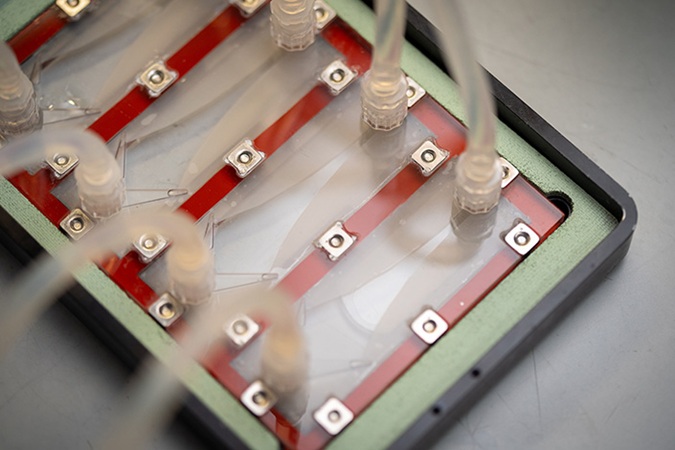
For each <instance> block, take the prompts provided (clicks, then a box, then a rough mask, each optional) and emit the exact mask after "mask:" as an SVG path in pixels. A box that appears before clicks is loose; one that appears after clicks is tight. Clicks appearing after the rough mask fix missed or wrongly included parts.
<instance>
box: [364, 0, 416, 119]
mask: <svg viewBox="0 0 675 450" xmlns="http://www.w3.org/2000/svg"><path fill="white" fill-rule="evenodd" d="M375 11H376V13H377V20H376V27H375V45H374V47H373V62H372V65H371V68H370V70H369V71H368V72H366V74H365V76H364V79H363V82H362V84H361V111H362V117H363V121H364V122H366V123H367V124H368V125H370V126H371V127H372V128H374V129H376V130H391V129H393V128H396V127H398V126H400V125H401V124H402V123H403V120H404V119H405V117H406V115H407V113H408V97H407V95H406V92H407V90H408V82H407V81H406V78H405V75H404V74H403V71H402V70H401V53H402V51H403V43H404V41H405V34H404V33H405V18H406V2H405V1H404V0H377V1H376V2H375Z"/></svg>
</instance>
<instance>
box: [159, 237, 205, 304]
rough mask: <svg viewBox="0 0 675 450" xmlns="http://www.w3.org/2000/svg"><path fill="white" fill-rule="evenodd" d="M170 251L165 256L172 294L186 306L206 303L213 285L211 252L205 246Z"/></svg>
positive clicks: (185, 247)
mask: <svg viewBox="0 0 675 450" xmlns="http://www.w3.org/2000/svg"><path fill="white" fill-rule="evenodd" d="M171 250H173V251H169V252H168V253H167V255H166V270H167V272H168V274H169V279H170V280H171V291H172V292H173V294H174V295H175V296H176V298H177V299H178V300H179V301H180V302H182V303H185V304H188V305H198V304H200V303H204V302H206V301H208V300H209V298H211V293H212V292H213V287H214V285H215V280H214V260H213V254H212V253H211V251H210V250H209V249H208V248H207V247H206V246H200V247H196V248H191V247H187V246H183V247H181V248H173V249H171Z"/></svg>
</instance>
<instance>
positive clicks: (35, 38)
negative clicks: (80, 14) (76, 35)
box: [7, 5, 68, 64]
mask: <svg viewBox="0 0 675 450" xmlns="http://www.w3.org/2000/svg"><path fill="white" fill-rule="evenodd" d="M67 24H68V18H67V17H66V15H65V14H64V13H63V11H61V9H59V7H58V6H56V5H52V6H50V7H49V8H47V9H45V10H44V11H43V12H42V13H41V14H40V15H39V16H37V17H36V18H35V19H34V20H33V21H32V22H31V23H29V24H28V25H26V26H25V27H24V28H23V29H22V30H21V31H19V32H18V33H17V34H15V35H14V37H12V38H11V39H10V40H9V41H7V43H8V44H9V46H10V47H11V48H12V50H14V53H15V54H16V58H17V59H18V60H19V64H23V63H24V62H25V61H26V60H27V59H28V58H30V57H31V55H32V54H33V53H35V52H36V51H37V50H38V49H39V48H40V47H42V46H43V45H44V44H46V43H47V41H49V40H50V39H51V38H53V37H54V35H56V33H58V32H59V31H61V30H62V29H63V27H65V26H66V25H67Z"/></svg>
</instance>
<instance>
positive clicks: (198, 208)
mask: <svg viewBox="0 0 675 450" xmlns="http://www.w3.org/2000/svg"><path fill="white" fill-rule="evenodd" d="M333 98H334V97H333V96H331V95H330V93H329V92H328V89H326V87H325V86H323V85H317V86H315V87H314V88H313V89H312V90H311V91H309V92H308V93H307V94H306V95H305V96H304V97H303V98H302V99H300V101H298V103H296V104H295V105H294V106H293V107H292V108H291V109H289V110H288V111H287V112H286V113H285V114H284V115H283V116H281V117H280V118H279V119H278V120H277V121H276V122H275V123H274V124H272V125H271V126H270V127H269V128H267V129H266V130H265V131H264V132H263V133H262V134H260V136H258V137H257V138H256V139H255V140H254V141H253V144H254V145H255V147H256V148H257V149H258V150H260V151H262V152H263V153H265V155H266V156H267V157H268V158H269V157H270V156H271V155H272V154H274V152H276V151H277V150H278V149H279V147H281V146H282V145H283V144H284V143H285V142H286V141H287V140H288V139H290V138H291V137H292V136H293V135H294V134H295V133H296V132H297V131H298V130H299V129H300V128H302V127H303V126H305V125H306V124H307V123H308V122H309V121H310V120H312V118H313V117H314V116H316V115H317V114H318V113H319V112H320V111H321V110H322V109H323V108H325V107H326V106H327V105H328V104H329V103H330V102H331V100H332V99H333ZM225 150H226V149H225ZM263 164H264V162H263ZM241 181H242V179H241V178H239V176H238V175H237V173H236V172H235V170H234V169H233V168H232V167H231V166H229V165H225V166H224V167H223V168H221V169H220V170H219V171H218V172H217V173H216V174H215V175H214V176H213V177H211V179H209V181H207V182H206V184H204V185H203V186H202V187H201V188H199V189H198V190H197V192H195V193H194V194H193V195H192V196H191V197H190V198H189V199H187V200H186V201H185V203H183V204H182V205H181V206H180V208H179V209H181V210H182V211H185V212H186V213H188V214H190V215H191V216H192V217H194V218H195V220H199V218H201V217H202V216H203V215H204V214H206V213H207V212H208V211H209V210H210V209H211V208H213V207H214V206H215V205H216V203H218V202H219V201H221V200H222V199H223V198H224V197H225V196H226V195H227V194H229V193H230V191H232V189H234V188H235V187H237V185H238V184H239V183H240V182H241Z"/></svg>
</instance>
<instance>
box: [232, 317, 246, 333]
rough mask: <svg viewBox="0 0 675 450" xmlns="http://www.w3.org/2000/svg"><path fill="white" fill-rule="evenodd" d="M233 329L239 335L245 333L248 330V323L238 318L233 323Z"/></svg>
mask: <svg viewBox="0 0 675 450" xmlns="http://www.w3.org/2000/svg"><path fill="white" fill-rule="evenodd" d="M232 330H233V331H234V332H235V333H236V334H238V335H239V336H241V335H243V334H245V333H246V332H247V331H248V324H247V323H246V322H245V321H243V320H241V319H240V320H237V321H236V322H234V323H233V324H232Z"/></svg>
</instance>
